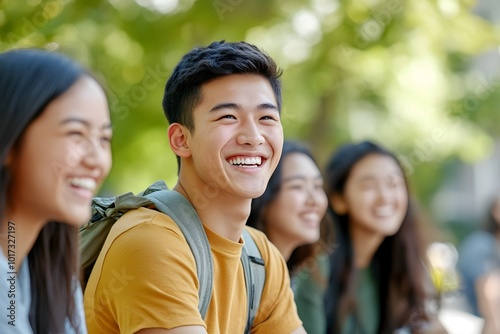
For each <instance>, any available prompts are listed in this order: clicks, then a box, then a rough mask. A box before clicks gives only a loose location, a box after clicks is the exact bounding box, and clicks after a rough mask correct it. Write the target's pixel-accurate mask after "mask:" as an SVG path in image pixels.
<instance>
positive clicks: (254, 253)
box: [241, 229, 266, 333]
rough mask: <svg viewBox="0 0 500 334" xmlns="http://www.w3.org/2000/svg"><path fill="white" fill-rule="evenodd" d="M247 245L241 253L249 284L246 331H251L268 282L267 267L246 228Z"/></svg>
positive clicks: (244, 231) (244, 233) (246, 281)
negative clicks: (265, 284)
mask: <svg viewBox="0 0 500 334" xmlns="http://www.w3.org/2000/svg"><path fill="white" fill-rule="evenodd" d="M243 240H244V241H245V246H244V247H243V251H242V253H241V262H242V264H243V269H244V272H245V283H246V286H247V302H248V316H247V325H246V328H245V333H250V329H251V328H252V324H253V320H254V319H255V315H256V314H257V310H258V309H259V304H260V299H261V297H262V290H263V289H264V283H265V282H266V267H265V266H264V260H263V259H262V256H261V254H260V251H259V248H258V247H257V245H256V244H255V241H254V240H253V238H252V236H251V235H250V234H249V233H248V231H247V230H246V229H244V230H243Z"/></svg>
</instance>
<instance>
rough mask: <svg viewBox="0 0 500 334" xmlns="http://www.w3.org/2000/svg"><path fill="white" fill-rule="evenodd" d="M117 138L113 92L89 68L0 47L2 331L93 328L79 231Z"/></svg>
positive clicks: (80, 330)
mask: <svg viewBox="0 0 500 334" xmlns="http://www.w3.org/2000/svg"><path fill="white" fill-rule="evenodd" d="M110 140H111V123H110V117H109V110H108V105H107V99H106V96H105V94H104V92H103V90H102V88H101V87H100V85H99V84H98V83H97V82H96V81H95V80H94V79H93V78H92V77H91V76H90V75H89V74H88V73H87V72H86V71H85V70H84V69H83V68H82V67H80V66H79V65H78V64H76V63H75V62H73V61H72V60H70V59H68V58H66V57H65V56H62V55H59V54H56V53H52V52H46V51H42V50H31V49H25V50H11V51H8V52H4V53H1V54H0V163H1V165H0V168H1V169H0V236H1V237H0V246H1V247H0V309H1V310H2V311H1V312H2V313H1V314H0V333H22V334H28V333H43V334H45V333H86V329H85V319H84V314H83V305H82V293H81V289H80V285H79V283H78V237H77V231H78V227H79V226H80V225H81V224H82V223H84V222H85V221H87V220H88V219H89V218H90V203H91V200H92V196H93V195H94V193H95V191H96V189H97V187H98V186H99V185H100V183H101V182H102V181H103V179H104V178H105V177H106V175H107V174H108V172H109V170H110V167H111V150H110Z"/></svg>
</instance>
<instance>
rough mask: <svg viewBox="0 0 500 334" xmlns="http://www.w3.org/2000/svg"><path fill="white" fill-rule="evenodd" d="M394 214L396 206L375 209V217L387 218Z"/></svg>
mask: <svg viewBox="0 0 500 334" xmlns="http://www.w3.org/2000/svg"><path fill="white" fill-rule="evenodd" d="M392 214H394V206H392V205H384V206H379V207H377V208H375V215H377V216H380V217H387V216H390V215H392Z"/></svg>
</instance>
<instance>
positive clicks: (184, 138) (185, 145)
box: [168, 123, 191, 158]
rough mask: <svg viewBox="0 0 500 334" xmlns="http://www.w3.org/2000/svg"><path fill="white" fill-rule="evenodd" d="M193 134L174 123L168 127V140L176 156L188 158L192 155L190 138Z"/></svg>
mask: <svg viewBox="0 0 500 334" xmlns="http://www.w3.org/2000/svg"><path fill="white" fill-rule="evenodd" d="M190 135H191V132H190V131H189V130H188V129H187V128H186V127H185V126H184V125H182V124H179V123H172V124H170V126H169V127H168V140H169V142H170V148H171V149H172V151H173V152H174V153H175V155H177V156H179V157H182V158H187V157H189V156H190V155H191V149H190V147H189V140H188V139H189V137H190Z"/></svg>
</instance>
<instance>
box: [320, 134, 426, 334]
mask: <svg viewBox="0 0 500 334" xmlns="http://www.w3.org/2000/svg"><path fill="white" fill-rule="evenodd" d="M368 155H382V156H387V157H390V158H392V159H394V161H395V162H396V163H397V164H398V166H399V167H400V168H401V165H400V163H399V161H398V159H397V158H396V157H395V156H394V154H392V153H391V152H389V151H388V150H386V149H385V148H383V147H381V146H379V145H377V144H375V143H372V142H369V141H364V142H361V143H355V144H346V145H344V146H341V147H340V148H339V149H338V150H337V151H336V152H335V153H334V154H333V155H332V157H331V158H330V160H329V163H328V165H327V168H326V173H325V177H326V188H327V189H326V190H327V194H328V195H329V197H331V195H333V194H339V195H342V194H343V193H344V190H345V185H346V183H347V180H348V178H349V176H350V172H351V170H352V169H353V167H354V166H355V165H356V164H357V163H358V162H359V161H360V160H361V159H363V158H365V157H366V156H368ZM401 172H402V173H403V174H404V171H403V169H402V168H401ZM404 182H405V185H406V189H407V191H408V183H407V180H406V177H405V178H404ZM408 198H409V205H408V208H407V212H406V215H405V217H404V220H403V222H402V225H401V228H400V229H399V230H398V232H396V233H395V234H394V235H392V236H388V237H386V238H385V239H384V240H383V242H382V243H381V245H380V246H379V248H378V250H377V251H376V253H375V254H374V257H373V259H372V262H371V267H372V269H373V270H374V274H375V275H376V284H377V285H378V292H379V306H378V307H379V310H380V318H379V328H378V330H377V333H379V334H382V333H392V332H393V331H394V330H395V329H397V328H400V327H402V326H410V328H412V329H415V328H416V327H418V326H419V325H421V324H422V322H425V321H427V320H428V317H427V315H426V313H425V308H424V300H425V297H426V293H425V290H426V284H425V282H426V280H425V267H424V265H423V261H424V255H423V251H422V243H421V240H420V238H419V233H418V231H417V226H416V215H415V212H414V206H413V203H412V202H411V199H410V196H408ZM329 210H330V213H331V215H332V217H333V219H334V222H335V228H336V233H335V236H336V245H337V248H336V250H335V251H334V252H333V253H332V255H331V257H330V259H331V274H330V280H329V286H328V290H327V293H326V295H325V305H326V314H327V323H328V324H327V326H328V333H340V328H341V327H342V323H343V321H344V320H345V318H346V317H347V316H348V315H349V314H356V309H357V308H358V307H362V305H359V306H358V305H356V302H355V297H354V294H355V280H356V270H355V268H354V264H353V246H352V241H351V235H350V230H349V216H348V215H340V214H338V213H336V212H335V210H333V208H332V206H331V205H330V207H329Z"/></svg>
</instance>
